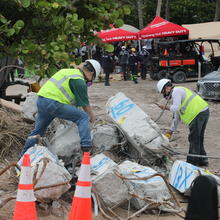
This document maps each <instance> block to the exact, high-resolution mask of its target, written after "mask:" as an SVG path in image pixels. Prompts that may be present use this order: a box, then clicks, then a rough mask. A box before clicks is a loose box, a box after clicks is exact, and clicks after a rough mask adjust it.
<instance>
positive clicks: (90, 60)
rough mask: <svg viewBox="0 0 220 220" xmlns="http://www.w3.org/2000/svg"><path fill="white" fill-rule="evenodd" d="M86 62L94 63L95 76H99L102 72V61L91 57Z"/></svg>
mask: <svg viewBox="0 0 220 220" xmlns="http://www.w3.org/2000/svg"><path fill="white" fill-rule="evenodd" d="M85 62H88V63H90V64H91V65H92V67H93V68H94V70H95V77H98V76H99V74H100V73H101V65H100V63H99V62H98V61H97V60H94V59H89V60H86V61H85Z"/></svg>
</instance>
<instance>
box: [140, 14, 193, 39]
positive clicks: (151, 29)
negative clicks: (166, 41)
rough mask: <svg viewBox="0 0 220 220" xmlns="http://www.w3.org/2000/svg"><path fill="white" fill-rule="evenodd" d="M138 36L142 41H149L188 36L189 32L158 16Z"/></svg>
mask: <svg viewBox="0 0 220 220" xmlns="http://www.w3.org/2000/svg"><path fill="white" fill-rule="evenodd" d="M138 34H139V37H140V39H148V38H158V37H171V36H178V35H188V34H189V30H188V29H186V28H184V27H182V26H180V25H178V24H174V23H171V22H169V21H167V20H165V19H163V18H161V17H159V16H156V17H155V18H154V20H153V21H152V22H151V23H150V24H148V25H147V26H146V27H145V28H144V29H142V30H140V31H139V32H138Z"/></svg>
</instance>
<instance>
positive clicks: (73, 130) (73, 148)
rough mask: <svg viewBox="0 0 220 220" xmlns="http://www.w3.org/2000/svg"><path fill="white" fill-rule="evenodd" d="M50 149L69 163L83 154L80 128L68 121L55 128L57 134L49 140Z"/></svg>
mask: <svg viewBox="0 0 220 220" xmlns="http://www.w3.org/2000/svg"><path fill="white" fill-rule="evenodd" d="M48 149H49V150H50V151H51V152H52V153H54V154H56V155H57V156H59V157H61V158H63V159H64V160H65V162H68V160H70V159H71V158H72V157H75V156H76V155H78V154H79V153H81V148H80V137H79V131H78V127H77V126H76V125H75V124H74V123H72V122H71V123H69V122H67V121H64V122H62V124H58V125H57V126H56V127H55V133H54V134H53V136H52V138H51V139H50V140H49V143H48Z"/></svg>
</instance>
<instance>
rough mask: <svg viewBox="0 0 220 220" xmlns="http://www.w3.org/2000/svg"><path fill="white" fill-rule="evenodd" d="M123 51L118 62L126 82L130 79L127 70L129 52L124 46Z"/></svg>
mask: <svg viewBox="0 0 220 220" xmlns="http://www.w3.org/2000/svg"><path fill="white" fill-rule="evenodd" d="M121 49H122V50H121V51H120V53H119V55H118V62H119V65H120V66H121V68H122V73H123V77H124V80H125V81H126V80H127V79H128V74H127V68H128V58H129V52H128V51H127V50H126V46H122V47H121Z"/></svg>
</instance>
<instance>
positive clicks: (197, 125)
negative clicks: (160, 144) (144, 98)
mask: <svg viewBox="0 0 220 220" xmlns="http://www.w3.org/2000/svg"><path fill="white" fill-rule="evenodd" d="M157 89H158V91H159V93H162V94H163V96H164V98H165V99H167V100H170V99H172V105H171V106H170V107H169V106H167V105H163V104H158V106H159V107H160V108H161V109H164V110H169V111H171V112H172V113H173V114H174V117H173V121H172V125H171V130H170V131H169V132H168V134H167V136H168V137H169V136H171V135H172V133H173V132H174V131H176V129H177V125H178V123H179V121H180V120H181V121H182V122H183V123H184V124H186V125H187V126H188V127H189V136H188V140H189V145H190V146H189V154H196V155H202V156H205V155H206V151H205V148H204V143H203V142H204V133H205V129H206V125H207V122H208V119H209V107H208V103H207V102H206V101H205V100H203V99H202V98H201V97H200V96H199V95H197V94H196V93H194V92H193V91H191V90H190V89H188V88H185V87H183V86H173V85H172V83H171V80H169V79H161V80H159V81H158V83H157ZM187 162H188V163H191V164H193V165H195V166H207V165H208V159H207V158H206V157H193V156H187Z"/></svg>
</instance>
